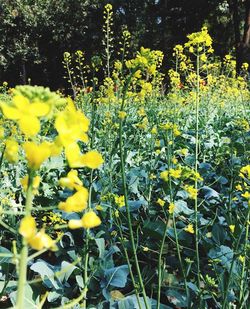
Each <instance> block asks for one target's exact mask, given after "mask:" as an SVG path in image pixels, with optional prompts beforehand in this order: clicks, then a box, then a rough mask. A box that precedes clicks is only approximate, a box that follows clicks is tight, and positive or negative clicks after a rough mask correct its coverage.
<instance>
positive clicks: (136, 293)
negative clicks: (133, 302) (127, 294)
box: [117, 222, 142, 309]
mask: <svg viewBox="0 0 250 309" xmlns="http://www.w3.org/2000/svg"><path fill="white" fill-rule="evenodd" d="M117 226H118V229H119V232H120V237H121V244H122V248H123V251H124V254H125V258H126V260H127V264H128V269H129V273H130V277H131V280H132V284H133V286H134V289H135V296H136V299H137V304H138V307H139V309H142V307H141V302H140V298H139V293H138V286H137V284H136V282H135V277H134V274H133V270H132V267H131V264H130V260H129V256H128V251H127V249H126V246H125V244H124V240H123V232H122V229H121V223H120V222H118V223H117Z"/></svg>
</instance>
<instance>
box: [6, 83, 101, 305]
mask: <svg viewBox="0 0 250 309" xmlns="http://www.w3.org/2000/svg"><path fill="white" fill-rule="evenodd" d="M35 91H37V95H36V97H34V96H33V97H32V98H30V97H29V95H28V94H29V93H32V92H35ZM39 91H40V92H39ZM46 91H47V90H44V88H38V89H35V90H34V89H33V88H32V87H30V86H25V87H23V88H17V89H16V90H15V92H14V96H13V100H12V102H10V103H4V102H0V107H1V109H2V112H3V115H4V117H5V119H9V120H13V121H15V122H16V124H17V126H18V128H19V130H20V136H19V141H15V140H9V141H8V142H7V143H6V149H7V152H5V158H6V159H7V160H8V161H9V162H10V163H16V162H17V161H18V152H19V148H21V149H22V150H23V151H24V154H25V159H26V162H27V175H26V176H25V177H24V178H23V179H22V180H21V184H22V186H23V190H24V191H25V196H26V202H25V205H24V217H23V218H22V220H21V223H20V227H19V233H20V234H21V236H22V248H21V252H20V254H19V258H18V286H17V302H16V308H17V309H23V308H24V299H25V289H26V285H27V262H28V260H29V250H30V249H33V250H36V251H38V252H37V253H36V254H33V255H32V257H33V256H38V255H39V254H41V253H43V252H45V251H46V250H49V249H51V250H56V249H57V247H56V240H53V239H52V238H51V237H50V236H49V235H48V234H46V232H45V228H42V229H40V230H37V226H36V220H35V218H34V217H33V213H32V208H33V198H34V195H35V194H37V192H38V188H39V182H40V177H39V173H40V167H41V165H42V164H43V163H44V162H45V161H46V160H47V159H49V158H50V157H52V156H59V155H61V153H62V151H64V153H65V157H66V159H67V162H68V164H69V166H70V167H71V168H76V167H77V168H78V167H88V168H91V169H95V168H98V167H99V166H101V164H102V163H103V159H102V157H101V155H100V154H99V153H98V152H97V151H96V150H90V151H88V152H87V153H84V154H83V153H82V152H81V150H80V147H79V145H78V141H82V142H87V141H88V136H87V131H88V127H89V120H88V119H87V118H86V117H85V115H84V114H83V113H82V112H81V111H78V110H77V109H76V108H75V106H74V102H73V101H71V100H70V99H69V100H65V99H61V98H60V97H58V96H57V95H55V94H52V93H46V95H47V96H40V95H39V93H43V92H46ZM20 93H21V94H20ZM25 94H26V95H25ZM40 97H42V98H43V99H40ZM44 98H47V101H46V99H44ZM51 98H53V99H51ZM57 105H60V112H59V111H58V109H57ZM51 119H54V127H55V129H56V130H57V132H58V135H57V136H56V138H54V139H51V140H50V141H47V140H46V141H43V142H41V141H40V140H42V139H43V137H42V136H41V135H39V133H40V128H41V120H43V121H48V120H51ZM23 140H24V141H23ZM19 144H20V145H19ZM19 146H20V147H19ZM59 184H60V185H61V186H62V187H64V188H68V189H69V190H72V191H73V192H74V194H73V195H72V196H70V197H68V198H67V200H66V201H64V202H60V203H59V205H58V208H59V209H61V210H63V211H66V212H67V211H68V212H72V211H75V212H82V211H84V210H85V209H86V208H87V204H88V197H89V194H88V190H87V189H86V188H85V187H84V186H83V183H82V181H81V180H80V179H79V177H78V173H77V171H76V170H73V169H72V170H71V171H70V172H69V173H68V175H67V177H63V178H61V179H60V181H59ZM100 224H101V220H100V218H99V217H98V216H97V215H96V213H95V212H94V211H93V210H91V209H89V208H87V209H86V211H85V213H84V214H83V216H82V219H80V220H70V221H69V223H68V226H69V228H72V229H75V228H80V227H82V228H85V229H87V231H88V229H90V228H93V227H96V226H98V225H100ZM86 250H88V248H87V249H86ZM86 264H88V257H87V256H86V257H85V266H86V267H85V269H86V274H87V265H86ZM84 278H85V282H84V283H85V287H84V290H83V293H82V294H83V296H82V297H84V298H86V291H87V283H88V277H87V276H86V275H85V276H84Z"/></svg>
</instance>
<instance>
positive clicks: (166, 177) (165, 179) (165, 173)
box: [160, 171, 169, 181]
mask: <svg viewBox="0 0 250 309" xmlns="http://www.w3.org/2000/svg"><path fill="white" fill-rule="evenodd" d="M168 176H169V172H168V171H163V172H161V173H160V177H161V179H162V180H164V181H168Z"/></svg>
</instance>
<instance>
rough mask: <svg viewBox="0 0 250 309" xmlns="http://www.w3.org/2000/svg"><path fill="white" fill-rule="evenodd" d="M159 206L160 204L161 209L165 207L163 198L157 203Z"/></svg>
mask: <svg viewBox="0 0 250 309" xmlns="http://www.w3.org/2000/svg"><path fill="white" fill-rule="evenodd" d="M156 203H157V204H159V205H160V206H161V207H163V206H164V205H165V201H164V200H162V199H161V198H158V200H157V201H156Z"/></svg>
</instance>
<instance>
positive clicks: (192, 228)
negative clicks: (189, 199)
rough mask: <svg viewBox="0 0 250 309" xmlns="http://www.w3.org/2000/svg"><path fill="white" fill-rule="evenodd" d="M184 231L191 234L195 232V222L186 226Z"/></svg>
mask: <svg viewBox="0 0 250 309" xmlns="http://www.w3.org/2000/svg"><path fill="white" fill-rule="evenodd" d="M184 231H186V232H188V233H190V234H194V226H193V224H188V226H186V227H185V228H184Z"/></svg>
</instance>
